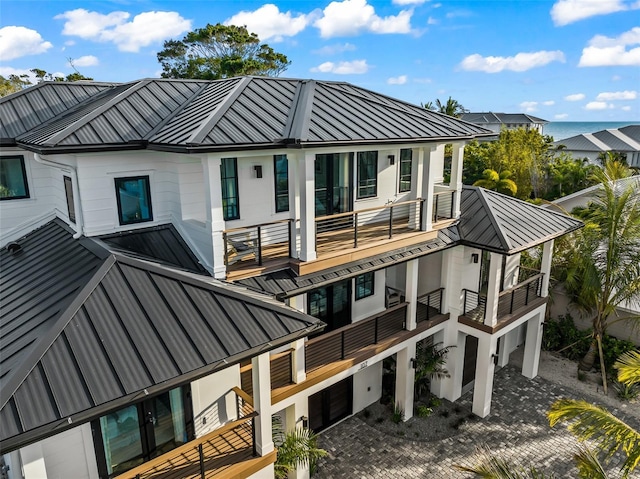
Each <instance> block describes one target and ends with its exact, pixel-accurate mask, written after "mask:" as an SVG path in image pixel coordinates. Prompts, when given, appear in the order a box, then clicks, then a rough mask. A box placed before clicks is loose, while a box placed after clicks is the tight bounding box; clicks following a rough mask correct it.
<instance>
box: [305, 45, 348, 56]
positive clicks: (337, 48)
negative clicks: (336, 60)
mask: <svg viewBox="0 0 640 479" xmlns="http://www.w3.org/2000/svg"><path fill="white" fill-rule="evenodd" d="M355 49H356V46H355V45H353V44H352V43H340V44H336V45H326V46H324V47H322V48H318V49H317V50H314V51H313V53H316V54H318V55H336V54H338V53H344V52H352V51H354V50H355Z"/></svg>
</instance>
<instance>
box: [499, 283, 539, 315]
mask: <svg viewBox="0 0 640 479" xmlns="http://www.w3.org/2000/svg"><path fill="white" fill-rule="evenodd" d="M542 277H543V273H538V274H536V275H535V276H532V277H530V278H529V279H526V280H525V281H523V282H521V283H519V284H517V285H515V286H514V287H512V288H509V289H507V290H505V291H502V292H501V293H500V296H499V299H498V316H504V315H505V314H513V312H514V311H517V310H518V309H520V308H523V307H524V306H527V305H528V304H529V303H530V302H531V301H532V300H534V299H537V298H540V297H541V296H542V292H541V288H542Z"/></svg>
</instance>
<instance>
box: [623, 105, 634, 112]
mask: <svg viewBox="0 0 640 479" xmlns="http://www.w3.org/2000/svg"><path fill="white" fill-rule="evenodd" d="M620 109H621V110H622V111H631V110H632V108H631V107H630V106H629V105H626V106H623V107H622V108H620Z"/></svg>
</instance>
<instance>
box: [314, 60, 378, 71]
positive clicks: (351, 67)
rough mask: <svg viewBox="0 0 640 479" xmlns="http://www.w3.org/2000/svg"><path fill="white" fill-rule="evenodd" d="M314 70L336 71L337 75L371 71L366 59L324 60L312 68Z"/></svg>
mask: <svg viewBox="0 0 640 479" xmlns="http://www.w3.org/2000/svg"><path fill="white" fill-rule="evenodd" d="M311 71H312V72H321V73H335V74H336V75H351V74H362V73H367V72H368V71H369V65H367V61H366V60H353V61H351V62H337V63H334V62H324V63H322V64H321V65H318V66H317V67H313V68H312V69H311Z"/></svg>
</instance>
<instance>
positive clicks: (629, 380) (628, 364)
mask: <svg viewBox="0 0 640 479" xmlns="http://www.w3.org/2000/svg"><path fill="white" fill-rule="evenodd" d="M613 367H614V368H616V369H617V370H618V381H620V382H621V383H624V384H638V383H640V351H627V352H626V353H623V354H621V355H620V356H619V357H618V360H617V361H616V362H615V364H614V365H613Z"/></svg>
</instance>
